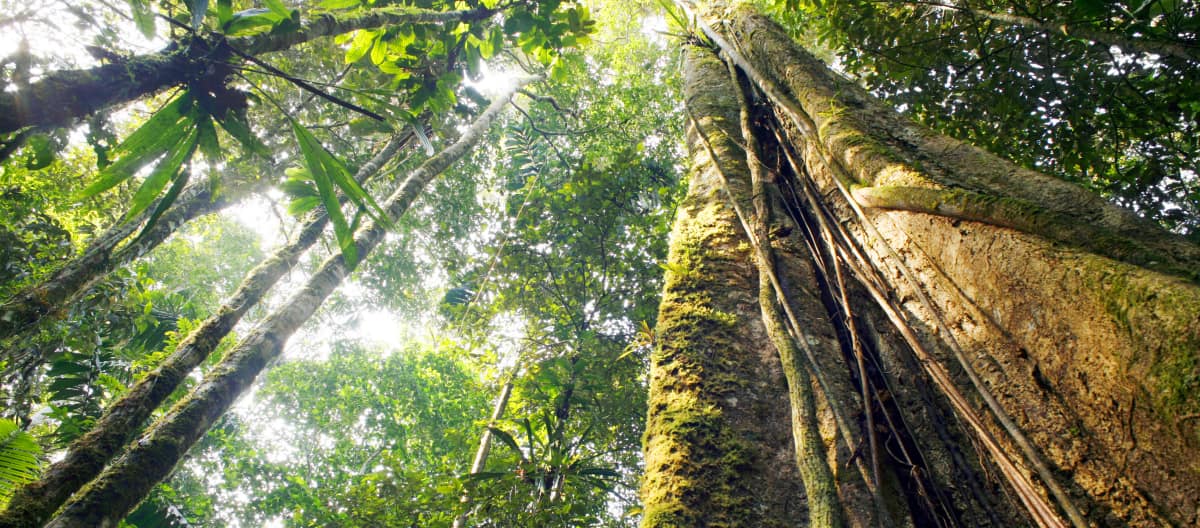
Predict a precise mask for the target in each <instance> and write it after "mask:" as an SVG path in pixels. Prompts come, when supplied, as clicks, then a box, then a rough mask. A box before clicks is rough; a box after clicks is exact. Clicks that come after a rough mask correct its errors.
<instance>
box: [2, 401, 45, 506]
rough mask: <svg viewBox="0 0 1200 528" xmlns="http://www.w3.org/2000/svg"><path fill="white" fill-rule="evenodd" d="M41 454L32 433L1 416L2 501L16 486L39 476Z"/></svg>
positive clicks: (40, 449)
mask: <svg viewBox="0 0 1200 528" xmlns="http://www.w3.org/2000/svg"><path fill="white" fill-rule="evenodd" d="M41 454H42V448H41V446H39V445H38V443H37V440H36V439H34V438H33V436H32V435H30V434H29V433H27V432H25V431H22V430H21V428H20V427H18V426H17V424H16V422H13V421H12V420H5V419H2V418H0V502H4V501H6V500H7V499H8V497H9V496H10V495H12V492H13V489H14V488H15V486H17V485H19V484H22V483H24V482H28V481H30V480H33V479H35V478H37V475H38V473H39V472H41Z"/></svg>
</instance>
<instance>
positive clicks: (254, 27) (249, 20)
mask: <svg viewBox="0 0 1200 528" xmlns="http://www.w3.org/2000/svg"><path fill="white" fill-rule="evenodd" d="M277 21H279V17H278V16H277V15H275V13H272V12H271V11H269V10H267V9H261V8H259V9H247V10H245V11H238V12H237V13H234V14H233V16H231V17H229V20H227V21H226V22H225V23H224V24H222V25H221V28H222V29H223V30H224V31H225V34H226V35H229V36H231V37H235V36H238V35H244V34H247V33H256V32H258V30H260V29H261V28H264V27H270V26H273V25H275V22H277Z"/></svg>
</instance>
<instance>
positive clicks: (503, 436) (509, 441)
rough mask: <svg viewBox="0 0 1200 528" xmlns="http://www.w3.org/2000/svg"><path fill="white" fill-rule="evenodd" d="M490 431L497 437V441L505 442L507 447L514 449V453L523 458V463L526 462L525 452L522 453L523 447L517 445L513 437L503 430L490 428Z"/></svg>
mask: <svg viewBox="0 0 1200 528" xmlns="http://www.w3.org/2000/svg"><path fill="white" fill-rule="evenodd" d="M488 431H491V433H492V436H494V437H496V439H497V440H500V441H501V442H504V444H505V445H507V446H508V447H510V448H512V450H513V453H516V454H517V456H519V457H521V461H522V462H524V461H525V452H524V451H521V446H519V445H517V441H516V440H514V439H513V437H512V435H510V434H508V433H507V432H505V431H504V430H503V429H497V428H495V427H491V426H488Z"/></svg>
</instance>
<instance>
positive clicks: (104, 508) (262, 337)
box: [46, 79, 530, 528]
mask: <svg viewBox="0 0 1200 528" xmlns="http://www.w3.org/2000/svg"><path fill="white" fill-rule="evenodd" d="M529 81H530V79H524V80H520V81H519V82H517V83H515V84H516V85H515V86H513V87H512V88H511V90H512V91H515V90H517V89H518V88H520V87H521V86H523V85H524V84H526V83H528V82H529ZM511 95H512V92H509V93H507V94H505V95H503V96H501V97H499V98H497V99H496V100H495V101H494V102H493V103H492V104H491V105H490V106H488V108H487V109H486V110H485V111H484V112H483V113H482V114H480V116H479V117H478V118H477V119H476V121H475V122H474V123H473V124H472V125H471V126H470V127H469V128H468V129H467V130H466V131H464V132H463V134H462V136H461V137H460V138H459V139H458V140H457V141H456V142H455V143H454V144H452V145H450V146H449V147H447V148H446V149H445V150H443V151H442V152H440V153H438V154H436V155H434V156H433V157H431V158H429V159H427V160H425V162H423V163H422V164H421V165H420V166H419V167H417V168H416V169H414V170H413V172H412V173H411V174H409V176H408V177H407V178H406V179H405V180H404V182H403V183H402V184H401V185H400V186H399V188H397V189H396V190H395V191H394V192H393V193H392V195H391V196H390V197H389V198H388V200H387V201H386V202H385V203H384V205H383V209H384V212H385V213H386V214H387V217H388V218H390V219H392V220H393V221H394V220H395V219H397V218H399V217H401V216H402V215H403V214H404V212H405V211H407V210H408V207H409V206H410V205H412V203H413V202H414V201H415V200H416V199H417V197H418V196H419V195H420V194H421V192H422V190H423V189H424V188H425V187H426V186H427V185H428V184H429V182H431V181H432V180H433V179H434V178H436V177H437V176H438V175H439V174H441V173H442V172H444V171H445V170H446V169H447V168H449V167H450V165H451V164H453V163H454V162H456V161H458V160H459V159H461V158H462V157H463V156H465V155H466V154H467V153H468V152H469V151H470V150H471V149H472V148H473V147H474V146H475V144H476V143H478V141H479V140H480V138H482V137H483V135H484V134H485V133H486V132H487V129H488V127H489V126H490V124H491V123H492V121H493V120H495V118H496V116H497V115H499V113H500V112H501V111H502V110H503V109H504V108H505V107H506V106H507V105H508V99H509V97H510V96H511ZM385 234H386V229H385V227H384V226H383V225H382V224H379V223H376V222H373V221H372V222H370V223H369V224H368V225H367V226H366V227H364V228H363V229H362V230H360V231H359V232H358V233H357V234H356V235H355V238H354V243H355V246H356V249H357V254H358V255H360V257H362V258H366V256H367V255H368V254H370V252H371V250H372V249H374V248H375V247H376V246H377V245H378V244H379V243H380V242H381V241H382V240H383V237H384V235H385ZM354 265H355V264H354V263H348V262H347V261H346V260H345V259H344V258H343V257H342V255H340V254H339V255H334V256H332V257H330V258H328V259H326V260H325V262H324V263H322V265H321V267H320V268H319V269H318V270H317V271H316V272H314V273H313V275H312V276H311V277H310V278H309V280H308V281H307V282H306V284H305V285H304V287H303V288H302V289H301V290H299V291H298V292H296V293H295V294H293V295H292V296H291V297H289V298H288V300H287V301H286V302H285V303H284V304H283V305H282V306H281V307H280V308H279V309H277V310H275V311H273V312H272V313H271V314H270V315H268V316H267V318H266V319H265V320H263V321H262V322H261V323H259V325H258V326H256V327H255V328H254V329H253V330H252V331H251V332H250V333H249V334H248V335H247V336H246V337H245V338H243V339H242V340H241V341H239V342H238V344H237V345H236V346H235V347H234V348H233V350H231V351H230V352H229V353H228V355H226V356H225V357H224V358H222V360H221V361H220V362H219V363H218V364H217V365H216V366H215V367H213V369H212V370H211V371H210V372H209V373H208V375H206V376H205V378H204V380H203V381H202V382H201V383H200V384H199V385H198V386H197V387H196V388H195V389H193V390H192V391H191V392H190V393H189V394H188V395H187V396H185V397H184V398H183V399H181V400H180V401H179V402H178V403H177V404H175V406H174V407H172V408H171V410H170V411H168V412H167V414H166V415H165V416H163V417H162V418H161V419H159V420H158V421H157V422H156V423H155V424H154V425H152V426H151V427H150V428H149V429H148V430H147V431H146V433H145V434H143V435H142V436H141V437H140V438H138V439H137V440H135V441H134V442H133V443H132V444H130V445H129V446H128V449H127V450H126V452H125V454H124V455H123V456H121V457H120V458H118V459H117V460H115V461H114V462H113V463H112V464H110V465H109V466H108V467H107V468H105V470H104V471H103V472H102V473H100V475H99V476H97V477H96V479H95V480H94V481H92V482H91V483H90V484H88V485H87V487H85V488H84V489H83V490H82V491H80V492H79V493H78V494H76V496H75V497H73V498H72V500H71V501H70V502H68V503H67V504H66V505H65V506H63V508H62V510H61V511H60V512H59V513H58V516H56V517H54V518H53V519H52V520H51V521H50V522H49V523H48V524H46V526H48V527H53V528H76V527H78V528H83V527H97V526H98V527H113V526H117V525H118V523H119V522H120V520H121V519H123V518H124V517H125V515H126V514H128V513H129V512H130V511H131V510H133V508H134V507H135V506H137V504H138V503H140V502H141V501H142V500H143V499H144V498H145V497H146V496H147V494H149V492H150V490H151V489H153V487H154V486H155V485H157V484H158V483H159V482H161V481H162V480H163V479H164V478H166V477H167V475H169V474H170V473H171V471H172V470H173V469H174V467H175V465H176V464H178V463H179V461H180V460H181V459H182V458H183V456H184V455H185V454H186V453H187V451H188V449H190V448H191V447H192V445H194V444H195V443H196V441H198V440H199V439H200V438H201V437H202V436H203V435H204V434H205V433H206V432H207V431H208V429H209V428H210V427H211V426H212V424H213V423H215V422H216V420H217V419H218V418H220V417H221V415H222V414H224V413H225V411H227V410H228V409H229V407H230V406H232V405H233V403H234V401H235V400H236V399H237V398H238V397H239V396H240V395H241V394H242V392H244V391H245V390H246V388H248V387H249V386H250V384H251V383H252V382H253V381H254V379H255V377H257V376H258V375H259V373H261V372H262V371H263V369H265V368H266V366H267V364H268V363H270V362H271V361H273V360H275V359H276V358H278V357H279V356H280V354H282V353H283V347H284V344H285V343H286V342H287V340H288V338H289V337H290V336H291V335H292V334H293V333H294V332H295V331H296V330H297V329H299V328H300V326H301V325H303V324H304V323H305V322H306V321H307V320H308V319H309V318H310V317H311V316H312V314H313V313H315V312H316V310H317V308H318V307H320V305H321V303H322V302H324V300H325V299H326V298H327V297H328V296H329V295H330V294H331V293H333V291H334V290H335V289H336V288H337V287H338V286H339V285H340V284H341V282H342V280H343V279H344V278H345V277H346V276H347V275H349V274H350V272H352V271H353V270H354Z"/></svg>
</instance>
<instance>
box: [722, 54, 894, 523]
mask: <svg viewBox="0 0 1200 528" xmlns="http://www.w3.org/2000/svg"><path fill="white" fill-rule="evenodd" d="M729 72H730V76H731V77H732V79H731V81H732V83H733V85H734V86H735V87H736V88H737V89H738V102H739V107H740V110H741V112H740V116H741V119H740V122H741V128H742V139H743V140H744V141H745V142H746V146H745V147H744V148H743V150H744V151H745V153H746V165H747V167H748V169H749V171H750V182H751V197H752V202H753V204H754V214H753V215H752V216H751V220H752V225H751V226H750V229H749V230H747V232H746V236H747V238H749V239H750V240H751V241H752V242H753V245H754V246H755V247H756V248H757V249H758V251H757V253H756V257H757V258H755V259H754V262H755V264H756V265H757V267H758V270H759V271H758V302H759V308H760V309H761V311H762V319H763V325H764V326H765V327H766V330H767V335H768V336H769V337H770V339H771V343H772V344H774V345H775V349H776V351H777V352H778V353H779V359H780V362H781V363H782V365H783V372H784V376H785V378H786V379H787V384H788V400H789V402H790V403H791V411H792V412H791V417H792V438H793V442H794V444H795V449H796V453H795V454H796V466H797V468H798V469H799V470H800V478H801V479H802V480H803V481H804V491H805V496H806V499H807V501H808V515H809V517H808V521H809V526H811V527H813V528H837V527H841V526H844V525H845V521H844V519H843V518H842V506H841V503H840V501H839V500H838V492H837V483H836V481H835V479H834V476H833V471H832V470H830V468H829V465H828V464H827V463H826V460H827V459H826V456H825V450H824V449H823V446H824V444H823V443H822V442H821V433H820V431H819V430H818V427H817V409H816V403H815V399H814V396H813V390H812V381H811V380H810V378H809V376H808V371H807V370H805V368H804V365H803V363H802V362H801V360H800V351H799V349H798V348H797V346H796V342H795V340H794V338H793V336H792V335H789V334H788V330H787V324H786V323H785V321H784V318H783V314H782V313H781V312H780V309H779V306H780V304H781V303H787V302H788V301H787V298H786V297H784V295H783V294H782V293H780V294H779V295H778V297H777V296H776V294H775V291H774V289H773V288H772V280H771V277H775V276H777V271H776V269H775V256H774V251H773V249H772V248H771V240H770V234H769V227H768V223H769V222H770V218H771V206H770V204H769V202H768V198H767V196H768V191H767V189H766V185H767V184H766V182H765V181H764V180H766V176H765V175H764V174H763V166H762V161H761V159H760V158H759V156H758V151H759V147H758V144H757V141H756V140H755V137H754V127H753V125H752V124H751V121H752V117H751V115H750V108H749V106H748V103H747V101H746V94H745V92H744V91H743V90H742V81H741V80H740V79H739V78H738V73H737V69H736V67H734V66H733V65H729ZM726 191H727V192H728V186H727V187H726ZM730 199H731V200H734V198H733V197H732V196H730ZM734 201H736V200H734ZM743 225H745V220H744V219H743ZM793 330H794V332H795V333H794V335H795V336H797V337H798V336H800V335H801V334H800V333H799V330H800V329H799V328H794V329H793ZM826 399H827V400H833V396H832V395H830V396H829V397H828V398H826ZM864 404H865V402H864ZM831 405H833V404H832V403H831ZM873 444H874V442H872V449H873V448H874V446H873ZM874 454H875V453H872V455H873V456H874ZM876 470H878V467H876ZM866 476H867V475H864V477H866ZM864 480H865V481H867V483H868V488H870V490H871V495H872V498H873V499H874V502H875V507H876V510H877V515H878V517H877V522H879V521H882V519H883V515H882V514H883V511H884V510H883V500H882V499H881V498H880V492H879V473H878V471H876V472H875V473H872V474H871V475H870V478H864Z"/></svg>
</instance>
